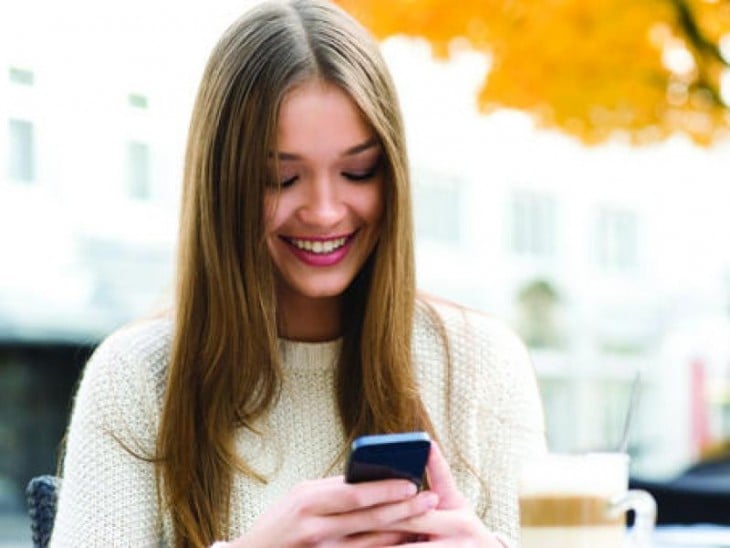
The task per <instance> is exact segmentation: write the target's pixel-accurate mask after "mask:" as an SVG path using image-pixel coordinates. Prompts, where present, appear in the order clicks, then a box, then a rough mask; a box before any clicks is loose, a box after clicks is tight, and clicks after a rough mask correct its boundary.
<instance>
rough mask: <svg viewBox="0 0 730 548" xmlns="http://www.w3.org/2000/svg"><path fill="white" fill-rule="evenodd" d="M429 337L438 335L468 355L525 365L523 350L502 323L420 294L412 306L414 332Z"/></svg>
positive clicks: (517, 340) (507, 326) (509, 329)
mask: <svg viewBox="0 0 730 548" xmlns="http://www.w3.org/2000/svg"><path fill="white" fill-rule="evenodd" d="M419 332H420V333H423V332H426V333H428V335H429V336H430V338H432V337H433V335H435V334H437V333H440V335H441V337H440V338H441V339H444V338H445V339H446V341H445V342H446V344H448V346H450V347H453V349H452V352H458V351H459V349H461V350H462V351H463V350H469V351H470V353H472V354H473V353H476V354H484V356H483V357H484V358H489V360H490V361H494V360H505V359H507V360H518V361H525V360H527V361H528V362H529V358H528V353H527V348H526V347H525V345H524V343H523V342H522V340H521V339H520V338H519V336H518V335H517V334H516V333H515V332H514V330H513V329H512V328H511V327H510V326H509V325H507V323H505V322H504V321H502V320H500V319H498V318H496V317H494V316H490V315H488V314H486V313H484V312H480V311H478V310H474V309H470V308H467V307H464V306H462V305H459V304H456V303H452V302H450V301H446V300H443V299H441V298H438V297H432V296H426V295H422V296H420V298H419V301H418V304H417V307H416V333H417V334H418V333H419Z"/></svg>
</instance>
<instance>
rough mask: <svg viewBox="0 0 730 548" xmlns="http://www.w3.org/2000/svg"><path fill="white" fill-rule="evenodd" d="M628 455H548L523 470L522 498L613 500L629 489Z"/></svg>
mask: <svg viewBox="0 0 730 548" xmlns="http://www.w3.org/2000/svg"><path fill="white" fill-rule="evenodd" d="M627 482H628V456H627V455H624V454H621V453H589V454H584V455H545V456H544V457H542V458H540V459H537V460H535V461H530V462H529V463H527V464H526V465H525V467H524V468H523V470H522V474H521V479H520V496H530V495H547V494H556V493H560V494H573V495H586V494H590V495H599V496H606V497H611V496H613V495H615V494H617V493H621V492H623V491H625V490H626V486H627Z"/></svg>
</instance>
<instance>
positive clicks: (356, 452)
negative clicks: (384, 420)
mask: <svg viewBox="0 0 730 548" xmlns="http://www.w3.org/2000/svg"><path fill="white" fill-rule="evenodd" d="M430 449H431V439H430V438H429V436H428V434H427V433H426V432H403V433H399V434H379V435H374V436H361V437H359V438H357V439H356V440H355V441H353V442H352V448H351V451H350V456H349V458H348V460H347V468H346V471H345V480H346V481H347V482H348V483H360V482H363V481H375V480H382V479H407V480H410V481H412V482H413V483H415V484H416V486H417V487H418V488H419V489H420V488H421V484H422V483H423V476H424V473H425V470H426V462H427V461H428V454H429V451H430Z"/></svg>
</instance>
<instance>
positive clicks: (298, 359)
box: [279, 337, 342, 370]
mask: <svg viewBox="0 0 730 548" xmlns="http://www.w3.org/2000/svg"><path fill="white" fill-rule="evenodd" d="M341 349H342V338H341V337H340V338H337V339H334V340H331V341H324V342H302V341H292V340H289V339H279V352H281V357H282V361H283V365H284V368H285V369H287V370H288V369H292V370H333V369H334V367H335V364H336V363H337V358H338V357H339V355H340V350H341Z"/></svg>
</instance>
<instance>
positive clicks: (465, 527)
mask: <svg viewBox="0 0 730 548" xmlns="http://www.w3.org/2000/svg"><path fill="white" fill-rule="evenodd" d="M470 518H471V517H470V515H468V514H466V513H464V512H463V511H461V510H436V511H434V512H428V513H424V514H420V515H417V516H413V517H409V518H405V519H403V520H401V521H399V522H396V523H393V524H392V525H389V526H385V527H384V528H385V529H387V530H390V531H393V530H395V531H403V532H409V533H415V534H419V535H429V536H435V537H454V536H464V535H467V536H468V535H469V534H470V533H471V532H472V529H473V527H472V520H471V519H470Z"/></svg>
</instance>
